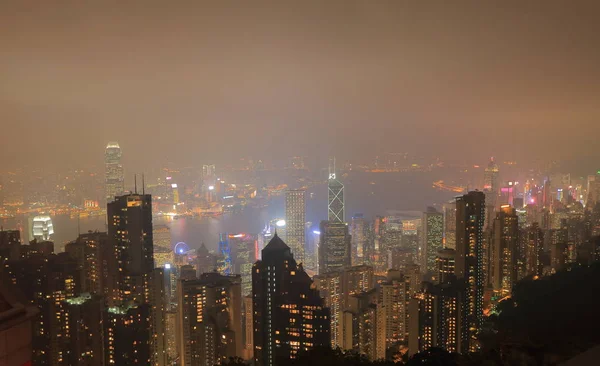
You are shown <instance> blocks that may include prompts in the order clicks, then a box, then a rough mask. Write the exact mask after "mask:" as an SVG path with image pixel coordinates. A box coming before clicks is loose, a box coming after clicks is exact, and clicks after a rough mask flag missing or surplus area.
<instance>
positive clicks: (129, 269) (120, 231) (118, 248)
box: [107, 193, 154, 304]
mask: <svg viewBox="0 0 600 366" xmlns="http://www.w3.org/2000/svg"><path fill="white" fill-rule="evenodd" d="M107 216H108V238H109V239H108V240H109V244H110V246H111V247H112V248H114V253H115V258H114V259H115V262H116V265H117V266H116V267H117V268H116V271H115V273H114V274H115V276H116V278H115V280H116V289H114V288H113V292H112V294H107V296H109V297H112V299H113V300H114V303H113V304H120V303H129V302H136V303H138V304H141V303H146V302H147V301H148V299H147V297H146V294H147V291H148V283H149V276H150V274H151V273H152V270H153V269H154V257H153V236H152V234H153V231H152V197H151V196H150V195H149V194H143V195H142V194H136V193H132V194H127V195H124V196H117V197H115V200H114V201H113V202H110V203H109V204H108V209H107ZM109 303H110V300H109Z"/></svg>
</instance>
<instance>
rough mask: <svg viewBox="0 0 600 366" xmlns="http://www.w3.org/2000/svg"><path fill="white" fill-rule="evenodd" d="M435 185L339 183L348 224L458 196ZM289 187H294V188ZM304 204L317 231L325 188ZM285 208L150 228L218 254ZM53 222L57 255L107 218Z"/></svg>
mask: <svg viewBox="0 0 600 366" xmlns="http://www.w3.org/2000/svg"><path fill="white" fill-rule="evenodd" d="M438 179H440V176H439V173H438V174H436V173H433V172H397V173H364V172H351V173H350V174H348V175H347V176H344V177H343V178H342V181H343V183H344V185H345V197H346V199H345V201H346V221H350V218H351V217H352V215H354V214H356V213H362V214H363V215H364V216H365V217H366V218H372V217H373V216H375V215H390V214H391V215H395V214H398V212H404V214H405V215H407V216H411V215H412V216H416V215H418V212H420V211H423V210H424V209H425V208H426V207H427V206H431V205H435V204H441V203H443V202H445V201H448V200H449V199H451V198H452V197H453V196H455V195H456V193H452V192H447V191H440V190H438V189H435V188H434V187H433V186H432V182H434V181H436V180H438ZM288 184H289V185H290V187H294V183H293V182H290V183H288ZM311 193H312V195H311ZM311 196H312V198H311ZM306 202H307V204H306V206H307V207H306V219H307V221H310V222H311V223H312V227H313V228H317V227H318V225H319V222H320V221H321V220H324V219H326V218H327V186H326V184H320V185H316V186H314V187H311V188H309V190H308V191H307V198H306ZM284 206H285V203H284V197H283V196H278V197H273V198H272V199H271V201H270V202H269V206H268V207H266V208H253V207H246V208H245V209H244V210H242V211H240V212H235V213H227V214H224V215H222V216H218V217H202V218H191V217H186V218H180V219H171V218H164V217H158V218H155V219H154V224H155V225H158V224H166V225H168V226H169V227H170V228H171V240H172V242H173V245H174V244H175V243H177V242H180V241H183V242H185V243H186V244H188V246H189V247H190V248H197V247H199V246H200V244H201V243H205V245H206V246H207V247H208V248H209V249H216V248H217V245H218V239H219V233H223V232H226V233H241V232H248V233H258V232H260V230H261V229H262V228H263V227H264V226H265V224H266V223H267V222H268V221H269V220H271V219H274V218H284V216H285V207H284ZM52 221H53V225H54V232H55V234H54V237H53V241H54V242H55V250H56V251H61V250H62V248H63V246H64V243H66V242H68V241H70V240H73V239H75V238H76V237H77V233H78V232H87V231H88V230H99V231H104V230H106V225H105V218H104V217H102V216H101V217H87V218H81V219H79V220H78V219H76V218H71V217H69V216H53V217H52ZM0 224H1V225H2V226H3V227H4V228H5V229H14V228H15V227H17V226H18V225H20V227H21V228H22V230H23V232H27V231H28V230H29V228H28V227H27V218H26V217H17V218H13V219H4V220H0ZM24 238H25V239H26V238H27V237H24Z"/></svg>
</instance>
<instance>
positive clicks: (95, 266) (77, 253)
mask: <svg viewBox="0 0 600 366" xmlns="http://www.w3.org/2000/svg"><path fill="white" fill-rule="evenodd" d="M107 246H108V234H107V233H103V232H97V231H96V232H89V233H85V234H81V235H79V237H78V238H77V240H75V241H72V242H70V243H68V244H66V245H65V252H67V253H69V255H70V256H71V258H73V259H75V260H76V261H77V264H78V266H79V269H80V271H81V280H80V282H81V291H82V292H88V293H91V294H102V293H104V287H105V285H106V284H105V270H107V268H108V267H107V265H106V262H107V261H113V258H111V257H109V258H106V255H105V254H106V253H107V252H110V251H108V250H107V249H108V248H107Z"/></svg>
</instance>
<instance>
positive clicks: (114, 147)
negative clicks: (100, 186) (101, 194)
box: [104, 142, 125, 202]
mask: <svg viewBox="0 0 600 366" xmlns="http://www.w3.org/2000/svg"><path fill="white" fill-rule="evenodd" d="M124 180H125V179H124V174H123V165H121V147H119V144H118V143H117V142H109V143H108V145H106V150H105V151H104V184H105V189H106V202H112V201H113V200H114V199H115V197H116V196H118V195H120V194H121V193H123V183H124Z"/></svg>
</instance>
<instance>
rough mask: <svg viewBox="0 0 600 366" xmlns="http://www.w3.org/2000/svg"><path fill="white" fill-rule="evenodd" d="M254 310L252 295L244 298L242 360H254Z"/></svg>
mask: <svg viewBox="0 0 600 366" xmlns="http://www.w3.org/2000/svg"><path fill="white" fill-rule="evenodd" d="M253 313H254V310H252V295H251V294H250V295H248V296H246V297H244V359H245V360H251V359H252V358H254V320H253V319H254V315H253Z"/></svg>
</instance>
